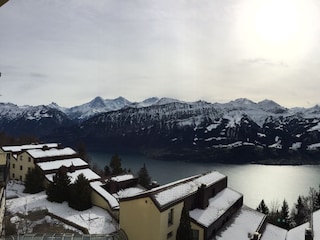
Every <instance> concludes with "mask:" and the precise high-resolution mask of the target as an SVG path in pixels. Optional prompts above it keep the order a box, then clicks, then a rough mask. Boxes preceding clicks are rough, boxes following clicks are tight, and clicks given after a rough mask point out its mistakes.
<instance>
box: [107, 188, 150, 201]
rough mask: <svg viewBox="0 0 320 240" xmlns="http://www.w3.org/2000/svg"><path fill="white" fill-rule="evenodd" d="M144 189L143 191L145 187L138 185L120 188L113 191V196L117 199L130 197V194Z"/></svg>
mask: <svg viewBox="0 0 320 240" xmlns="http://www.w3.org/2000/svg"><path fill="white" fill-rule="evenodd" d="M144 191H145V189H143V188H140V187H131V188H126V189H121V190H120V191H118V192H117V193H114V194H113V196H114V197H115V198H117V199H120V198H126V197H132V196H134V195H137V194H138V193H142V192H144Z"/></svg>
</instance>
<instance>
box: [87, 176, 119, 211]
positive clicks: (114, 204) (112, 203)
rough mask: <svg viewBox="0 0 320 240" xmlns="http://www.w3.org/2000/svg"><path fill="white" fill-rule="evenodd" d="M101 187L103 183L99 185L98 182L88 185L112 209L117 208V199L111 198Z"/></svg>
mask: <svg viewBox="0 0 320 240" xmlns="http://www.w3.org/2000/svg"><path fill="white" fill-rule="evenodd" d="M102 185H103V183H101V182H100V181H94V182H91V183H90V186H91V187H92V188H93V189H94V190H95V191H96V192H98V193H99V194H100V195H101V196H102V197H103V198H105V199H106V200H107V201H108V203H109V205H110V207H111V208H112V209H117V208H119V202H118V201H117V199H116V198H115V197H114V196H112V195H111V194H110V193H109V192H108V191H107V190H105V189H104V188H103V187H102Z"/></svg>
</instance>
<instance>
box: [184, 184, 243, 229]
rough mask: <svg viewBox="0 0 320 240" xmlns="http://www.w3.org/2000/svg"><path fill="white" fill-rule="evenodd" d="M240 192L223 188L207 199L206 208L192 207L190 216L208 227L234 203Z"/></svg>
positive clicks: (240, 195)
mask: <svg viewBox="0 0 320 240" xmlns="http://www.w3.org/2000/svg"><path fill="white" fill-rule="evenodd" d="M241 197H242V194H240V193H238V192H236V191H233V190H231V189H230V188H225V189H224V190H222V191H221V192H219V193H218V194H217V195H216V196H215V197H213V198H211V199H209V206H208V207H207V208H206V209H198V208H196V209H194V210H192V211H190V212H189V214H190V217H191V218H193V219H194V220H195V221H196V222H198V223H200V224H201V225H202V226H205V227H208V226H210V225H211V224H212V223H214V222H215V221H216V220H217V219H218V218H219V217H221V216H222V215H223V214H224V213H225V212H226V211H227V210H228V209H229V208H230V207H231V206H232V205H233V204H235V203H236V202H237V201H238V200H239V199H240V198H241Z"/></svg>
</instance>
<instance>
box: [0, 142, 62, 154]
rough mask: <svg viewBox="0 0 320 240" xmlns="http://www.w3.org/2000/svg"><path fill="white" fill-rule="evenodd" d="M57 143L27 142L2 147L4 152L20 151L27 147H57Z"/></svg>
mask: <svg viewBox="0 0 320 240" xmlns="http://www.w3.org/2000/svg"><path fill="white" fill-rule="evenodd" d="M58 145H59V144H58V143H44V144H28V145H20V146H3V147H2V149H3V151H5V152H21V151H23V150H28V149H41V148H43V147H45V146H47V147H49V148H56V147H58Z"/></svg>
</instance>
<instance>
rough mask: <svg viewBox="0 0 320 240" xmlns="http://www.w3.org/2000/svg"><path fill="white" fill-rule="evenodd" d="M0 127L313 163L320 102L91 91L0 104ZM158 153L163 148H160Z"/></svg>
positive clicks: (170, 154) (119, 144)
mask: <svg viewBox="0 0 320 240" xmlns="http://www.w3.org/2000/svg"><path fill="white" fill-rule="evenodd" d="M0 131H4V132H6V133H8V134H13V135H18V134H37V136H38V137H39V138H40V139H44V140H49V141H53V140H56V141H59V142H62V143H66V144H69V145H72V144H76V143H77V142H84V143H86V144H87V145H88V146H89V147H90V148H96V149H106V148H110V149H117V148H131V149H135V150H138V151H143V152H145V153H147V154H149V155H150V156H153V157H157V158H162V159H170V158H173V159H179V160H190V161H193V160H195V159H198V160H202V161H212V160H214V161H223V162H241V163H243V162H257V161H258V162H266V163H268V160H267V159H268V158H276V159H278V160H279V161H280V162H282V163H283V162H284V163H287V162H290V163H292V162H294V163H295V164H302V163H315V162H316V163H317V162H318V160H317V159H318V157H319V156H320V155H319V156H318V152H319V151H318V149H319V148H320V107H319V106H317V105H316V106H314V107H312V108H290V109H288V108H285V107H282V106H281V105H279V104H277V103H276V102H274V101H272V100H263V101H260V102H258V103H255V102H253V101H251V100H249V99H246V98H240V99H235V100H233V101H230V102H228V103H209V102H205V101H201V100H199V101H195V102H184V101H180V100H177V99H170V98H157V97H152V98H148V99H146V100H143V101H142V102H130V101H129V100H127V99H125V98H123V97H118V98H116V99H103V98H102V97H96V98H94V99H93V100H91V101H90V102H88V103H85V104H82V105H79V106H75V107H72V108H63V107H60V106H59V105H57V104H55V103H52V104H50V105H39V106H22V107H19V106H17V105H15V104H12V103H7V104H5V103H0ZM160 153H161V154H160Z"/></svg>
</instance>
